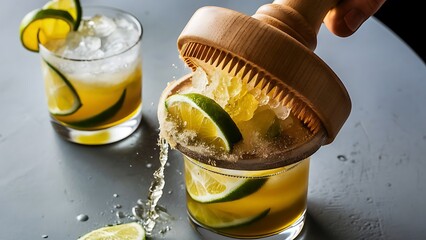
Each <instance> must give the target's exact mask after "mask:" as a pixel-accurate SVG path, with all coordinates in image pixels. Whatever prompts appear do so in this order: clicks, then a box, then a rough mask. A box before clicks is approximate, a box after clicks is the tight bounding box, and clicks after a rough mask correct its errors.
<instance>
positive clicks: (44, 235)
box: [41, 234, 49, 238]
mask: <svg viewBox="0 0 426 240" xmlns="http://www.w3.org/2000/svg"><path fill="white" fill-rule="evenodd" d="M48 237H49V236H47V235H46V234H43V235H41V238H48Z"/></svg>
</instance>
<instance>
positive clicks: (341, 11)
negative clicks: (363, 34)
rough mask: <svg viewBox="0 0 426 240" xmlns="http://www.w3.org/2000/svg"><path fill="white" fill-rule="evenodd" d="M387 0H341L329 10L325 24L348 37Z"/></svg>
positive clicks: (339, 34)
mask: <svg viewBox="0 0 426 240" xmlns="http://www.w3.org/2000/svg"><path fill="white" fill-rule="evenodd" d="M385 1H386V0H341V1H340V2H339V3H338V4H337V5H336V6H335V7H334V8H332V9H330V11H328V13H327V15H326V16H325V18H324V24H325V25H326V27H327V28H328V30H329V31H330V32H332V33H333V34H335V35H337V36H339V37H348V36H350V35H352V34H353V33H354V32H356V31H357V30H358V28H359V27H360V26H361V25H362V24H363V23H364V22H365V20H367V19H368V18H369V17H371V16H372V15H373V14H374V13H376V12H377V11H378V10H379V9H380V7H381V6H382V5H383V4H384V3H385Z"/></svg>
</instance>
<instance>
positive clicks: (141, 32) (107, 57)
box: [38, 5, 143, 62]
mask: <svg viewBox="0 0 426 240" xmlns="http://www.w3.org/2000/svg"><path fill="white" fill-rule="evenodd" d="M82 9H104V10H108V11H114V12H117V13H121V14H123V15H126V16H128V17H130V18H131V19H132V21H133V22H134V23H135V24H136V26H137V28H138V29H137V30H138V34H139V36H138V39H137V40H136V41H135V42H134V43H133V44H132V45H131V46H129V47H127V48H126V49H124V50H123V51H120V52H118V53H114V54H112V55H108V56H105V57H100V58H92V59H82V58H70V57H64V56H61V55H60V54H57V53H55V52H52V51H50V50H49V49H48V48H47V47H45V46H44V45H43V44H41V43H39V44H38V45H39V48H40V52H42V51H43V52H46V53H47V54H49V55H50V56H53V57H56V58H59V59H63V60H67V61H73V62H96V61H102V60H106V59H110V58H113V57H116V56H118V55H122V54H124V53H126V52H128V51H130V50H132V49H133V48H134V47H136V46H137V45H138V44H139V43H140V42H141V41H142V35H143V26H142V23H141V22H140V21H139V19H138V18H137V17H136V16H135V15H133V14H132V13H129V12H127V11H124V10H121V9H119V8H115V7H110V6H102V5H88V6H82ZM82 13H83V14H84V10H83V11H82ZM82 17H84V15H82Z"/></svg>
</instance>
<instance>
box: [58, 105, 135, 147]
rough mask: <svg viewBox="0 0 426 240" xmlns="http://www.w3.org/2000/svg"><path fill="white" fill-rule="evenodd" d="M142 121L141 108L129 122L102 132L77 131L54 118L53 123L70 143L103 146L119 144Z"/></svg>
mask: <svg viewBox="0 0 426 240" xmlns="http://www.w3.org/2000/svg"><path fill="white" fill-rule="evenodd" d="M141 119H142V108H141V106H140V107H139V108H138V110H137V111H136V113H135V114H134V116H133V117H132V118H130V119H129V120H127V121H125V122H123V123H121V124H119V125H116V126H113V127H110V128H106V129H101V130H94V131H84V130H77V129H73V128H70V127H67V126H64V125H62V124H61V123H59V122H58V121H56V120H55V119H53V118H51V123H52V126H53V128H54V129H55V131H56V132H57V133H58V134H59V135H61V136H62V137H63V138H65V139H66V140H68V141H70V142H74V143H78V144H84V145H103V144H109V143H114V142H118V141H120V140H122V139H124V138H126V137H128V136H130V135H131V134H132V133H133V132H134V131H135V130H136V129H137V128H138V126H139V124H140V122H141Z"/></svg>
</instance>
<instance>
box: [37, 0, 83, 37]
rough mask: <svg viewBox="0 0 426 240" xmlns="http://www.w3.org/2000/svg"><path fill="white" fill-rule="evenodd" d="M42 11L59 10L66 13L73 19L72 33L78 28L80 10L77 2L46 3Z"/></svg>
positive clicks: (66, 0)
mask: <svg viewBox="0 0 426 240" xmlns="http://www.w3.org/2000/svg"><path fill="white" fill-rule="evenodd" d="M43 9H60V10H64V11H67V12H68V13H69V14H70V15H71V16H72V18H73V19H74V22H75V24H74V31H76V30H77V29H78V27H79V26H80V21H81V16H82V8H81V4H80V1H79V0H52V1H49V2H48V3H46V4H45V5H44V6H43Z"/></svg>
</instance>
